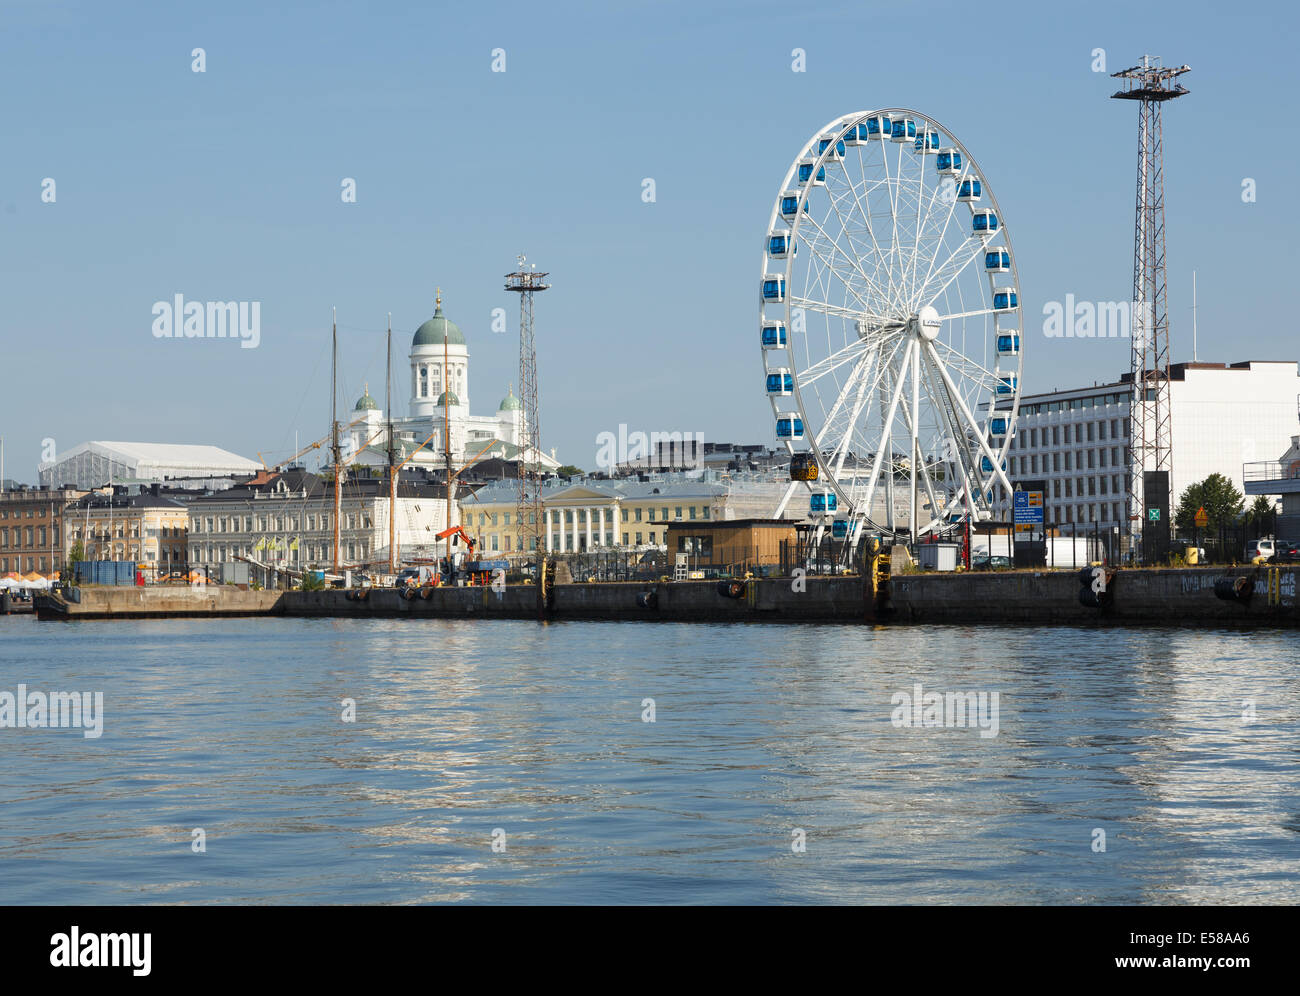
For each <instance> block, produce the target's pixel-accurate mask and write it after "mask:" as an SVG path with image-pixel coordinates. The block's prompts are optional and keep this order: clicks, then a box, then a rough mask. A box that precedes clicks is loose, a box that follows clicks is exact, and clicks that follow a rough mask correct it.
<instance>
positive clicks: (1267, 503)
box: [1245, 495, 1273, 531]
mask: <svg viewBox="0 0 1300 996" xmlns="http://www.w3.org/2000/svg"><path fill="white" fill-rule="evenodd" d="M1245 520H1246V525H1248V526H1250V527H1251V528H1253V529H1255V530H1256V531H1260V530H1262V529H1264V528H1271V527H1272V525H1273V499H1271V498H1269V497H1268V496H1267V495H1256V496H1255V501H1254V503H1252V504H1251V506H1250V508H1248V509H1246V515H1245Z"/></svg>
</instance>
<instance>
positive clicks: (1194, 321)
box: [1192, 270, 1197, 363]
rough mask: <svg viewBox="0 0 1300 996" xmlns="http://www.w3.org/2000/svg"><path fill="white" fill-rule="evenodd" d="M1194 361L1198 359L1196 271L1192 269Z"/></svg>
mask: <svg viewBox="0 0 1300 996" xmlns="http://www.w3.org/2000/svg"><path fill="white" fill-rule="evenodd" d="M1192 362H1193V363H1195V362H1197V360H1196V271H1195V270H1193V271H1192Z"/></svg>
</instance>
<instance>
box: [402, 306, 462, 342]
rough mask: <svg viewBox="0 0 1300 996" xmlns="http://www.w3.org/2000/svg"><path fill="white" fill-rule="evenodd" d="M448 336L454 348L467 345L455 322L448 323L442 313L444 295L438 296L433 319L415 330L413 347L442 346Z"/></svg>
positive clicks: (448, 340)
mask: <svg viewBox="0 0 1300 996" xmlns="http://www.w3.org/2000/svg"><path fill="white" fill-rule="evenodd" d="M444 334H445V335H446V337H447V342H448V343H449V344H450V345H452V346H463V345H465V336H464V335H462V334H461V331H460V328H459V327H458V326H457V325H456V323H455V322H452V321H448V320H447V317H446V316H445V315H443V313H442V294H441V293H439V294H438V298H437V303H436V307H435V309H434V312H433V317H432V318H430V319H429V320H428V321H427V322H425V323H424V324H423V325H421V326H420V327H419V328H418V329H416V330H415V338H414V339H413V340H411V345H412V346H441V345H442V343H443V335H444Z"/></svg>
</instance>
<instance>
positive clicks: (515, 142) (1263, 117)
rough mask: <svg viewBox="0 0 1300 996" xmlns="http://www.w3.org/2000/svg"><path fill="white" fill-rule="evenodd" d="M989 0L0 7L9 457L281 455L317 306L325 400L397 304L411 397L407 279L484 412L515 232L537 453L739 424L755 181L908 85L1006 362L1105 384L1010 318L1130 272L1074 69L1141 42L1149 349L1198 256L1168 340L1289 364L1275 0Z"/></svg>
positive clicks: (755, 256) (1070, 380)
mask: <svg viewBox="0 0 1300 996" xmlns="http://www.w3.org/2000/svg"><path fill="white" fill-rule="evenodd" d="M995 6H996V13H995V14H985V13H980V12H979V11H980V10H981V9H983V7H982V5H972V4H970V3H949V2H928V0H916V2H906V0H898V2H894V3H890V4H876V3H855V4H831V3H804V4H788V3H783V4H777V3H770V2H765V0H746V2H743V3H740V2H723V3H713V4H710V5H708V7H707V9H705V8H701V7H700V6H699V5H697V4H694V3H684V2H682V3H678V2H666V3H638V4H628V3H619V2H612V3H565V2H557V3H549V4H537V3H529V4H515V3H509V2H504V3H493V4H444V3H434V4H409V5H405V4H380V3H369V4H360V3H358V4H349V3H322V4H307V3H303V4H293V3H286V4H277V5H274V7H272V5H266V4H263V3H244V2H236V0H228V2H223V3H220V4H212V3H202V4H200V3H177V4H163V3H150V4H144V3H130V2H119V3H114V4H112V5H108V4H102V3H96V2H85V3H81V2H59V0H51V2H36V0H0V92H3V93H4V94H5V95H6V97H5V99H4V100H3V101H2V102H0V150H2V152H0V391H3V394H4V397H5V404H4V405H3V406H0V412H2V414H0V435H3V436H4V437H5V440H6V474H7V476H12V477H17V478H19V479H25V480H34V479H35V465H36V463H37V461H38V460H39V458H40V451H41V441H42V440H43V439H45V438H51V439H53V440H55V442H56V445H57V446H58V448H59V449H68V448H70V447H71V446H73V445H75V444H77V443H79V442H81V441H83V440H86V439H94V438H99V439H132V440H141V441H153V442H194V443H211V444H216V445H219V446H224V447H226V448H228V449H231V450H234V451H236V452H238V453H241V454H244V455H247V456H250V457H252V456H254V455H255V454H256V453H258V452H259V451H260V452H262V453H263V454H264V455H266V456H267V457H268V458H275V459H280V458H283V457H285V456H287V455H288V454H289V452H290V451H291V448H292V445H293V440H294V432H295V430H296V431H298V432H299V434H300V437H301V440H302V442H304V443H306V442H307V441H309V440H311V439H313V438H316V437H317V436H320V435H323V434H324V433H325V432H326V430H327V420H328V395H329V388H328V372H329V358H328V347H329V322H330V309H331V307H332V306H337V308H338V313H339V322H340V326H341V334H340V338H341V344H342V361H341V366H342V374H341V381H342V385H343V387H342V388H341V390H340V395H341V396H342V397H343V398H344V399H346V401H347V402H348V404H349V405H350V403H351V402H352V401H353V400H355V398H356V397H357V396H359V395H360V393H361V391H362V387H363V384H364V383H365V382H367V381H368V382H369V384H370V387H371V391H372V393H375V394H376V395H379V394H380V393H381V392H382V387H383V348H384V339H383V335H382V331H381V330H382V329H383V326H384V322H385V316H386V313H387V312H389V311H391V312H392V315H393V325H394V330H395V334H394V342H395V347H394V352H395V354H396V357H397V360H396V362H395V364H394V367H395V371H396V372H397V374H398V377H399V378H400V379H398V380H396V381H395V386H394V396H395V397H396V398H399V399H400V401H399V403H398V404H397V405H396V406H395V407H396V408H397V410H398V411H399V413H401V412H405V409H406V366H405V362H406V351H407V347H408V344H409V336H410V334H411V333H412V332H413V330H414V329H415V327H416V326H417V325H419V323H420V322H421V321H423V320H424V319H425V318H427V317H429V315H430V314H431V313H432V310H433V297H434V288H435V287H437V286H441V287H442V288H443V294H444V305H445V310H446V313H447V314H448V316H449V317H451V318H452V319H453V320H454V321H456V322H457V323H458V324H459V325H460V326H461V328H462V329H463V330H464V332H465V334H466V337H467V339H468V341H469V346H470V351H471V401H472V407H473V408H474V410H475V413H476V414H481V413H486V412H488V411H491V410H494V409H495V407H496V404H497V402H498V401H499V400H500V399H501V397H503V396H504V394H505V392H506V388H507V385H508V384H510V383H512V382H513V381H515V380H516V379H517V368H518V357H517V330H516V314H517V301H516V299H515V298H514V297H513V295H509V294H507V293H506V292H505V291H504V290H503V289H502V282H503V281H502V279H501V278H502V274H504V273H505V272H507V270H509V269H511V268H513V265H514V260H515V255H516V254H517V253H518V252H520V251H521V250H523V251H525V252H527V253H528V255H529V257H530V259H531V260H533V261H535V262H537V263H538V265H539V267H541V268H543V269H546V270H549V271H550V272H551V274H552V281H553V284H554V287H553V289H552V290H550V291H547V292H546V293H545V294H544V295H542V296H541V297H540V298H539V299H538V307H537V338H538V344H539V367H540V376H541V380H542V405H543V410H542V433H543V443H544V445H545V446H547V447H548V448H549V447H552V446H553V447H556V448H557V450H558V452H559V456H560V457H561V458H562V459H564V460H566V461H569V462H572V463H576V464H578V465H580V466H586V467H588V468H590V467H591V466H592V464H593V460H594V455H595V451H596V442H595V440H596V436H597V434H598V433H599V432H601V431H603V430H607V429H608V430H610V431H616V430H617V428H618V425H619V423H620V422H623V423H627V424H628V426H629V428H630V429H633V430H635V429H641V430H644V431H650V430H661V431H671V430H681V431H684V432H703V433H704V434H705V436H706V438H709V439H720V440H731V441H738V442H764V443H769V444H770V443H771V442H772V435H771V410H770V407H769V404H768V401H767V399H766V397H765V396H764V394H763V390H762V369H763V368H762V362H761V359H760V355H759V350H758V348H757V339H756V328H757V318H758V307H757V293H756V290H757V280H758V274H759V263H760V248H761V240H762V237H763V235H764V229H765V227H766V224H767V218H768V212H769V210H770V205H771V201H772V198H773V197H774V196H775V194H776V192H777V186H778V185H779V183H780V181H781V179H782V177H783V175H784V172H785V169H786V168H787V166H788V164H789V161H790V159H791V158H792V157H793V156H794V155H795V154H796V152H797V151H798V149H799V147H800V146H801V144H802V143H803V142H804V141H805V139H806V138H807V137H808V135H809V134H811V133H812V132H813V130H815V129H816V128H818V127H819V126H820V125H821V124H822V123H823V122H825V121H826V120H828V119H830V118H832V117H835V116H836V115H839V114H842V113H847V112H849V111H853V110H865V109H871V108H874V107H888V106H908V107H913V108H916V109H918V110H920V111H922V112H924V113H927V114H930V115H932V116H933V117H934V118H935V119H936V120H938V121H939V122H941V123H942V124H943V125H945V126H946V127H948V128H951V129H952V131H953V132H954V133H955V134H956V135H957V136H958V137H959V138H960V139H961V140H962V142H963V143H964V144H965V145H966V146H967V148H968V149H970V151H971V153H972V154H973V155H974V156H975V157H976V158H977V159H978V160H979V162H980V165H981V167H982V169H983V171H984V173H985V175H986V176H987V177H988V179H989V181H990V182H991V183H992V185H993V187H994V189H995V190H996V192H997V196H998V199H999V201H1000V203H1001V206H1002V209H1003V212H1004V216H1005V220H1006V223H1007V225H1008V227H1009V230H1010V233H1011V236H1012V239H1013V241H1014V244H1015V248H1016V254H1017V263H1018V266H1019V271H1020V273H1019V276H1020V285H1021V291H1022V303H1023V305H1024V307H1025V313H1026V329H1027V334H1026V344H1025V378H1024V386H1025V388H1026V389H1027V390H1029V391H1038V390H1050V389H1052V388H1056V387H1066V386H1073V385H1077V384H1078V383H1081V382H1091V381H1093V380H1110V379H1113V378H1114V377H1115V376H1116V375H1117V374H1119V373H1120V372H1121V371H1123V370H1125V369H1127V366H1128V342H1127V340H1109V341H1108V340H1099V341H1098V340H1068V339H1066V340H1048V339H1045V338H1043V336H1042V335H1041V332H1038V331H1036V330H1037V329H1038V328H1039V326H1040V325H1041V315H1042V309H1043V305H1044V303H1045V302H1048V301H1060V300H1063V299H1064V297H1065V295H1066V294H1067V293H1069V294H1074V295H1075V297H1076V298H1078V299H1080V300H1094V301H1096V300H1101V301H1112V300H1121V301H1122V300H1127V299H1128V298H1129V297H1130V296H1131V282H1132V240H1133V238H1132V226H1133V200H1134V177H1135V168H1136V129H1137V125H1136V109H1135V107H1134V106H1133V105H1131V104H1128V103H1122V102H1119V101H1112V100H1108V99H1107V97H1108V95H1109V94H1110V93H1112V92H1113V91H1114V90H1115V89H1116V86H1115V83H1116V81H1114V80H1111V79H1110V78H1109V76H1108V75H1106V74H1104V73H1094V72H1092V70H1091V64H1092V60H1093V57H1092V51H1093V49H1095V48H1103V49H1105V51H1106V58H1107V69H1108V71H1114V70H1117V69H1121V68H1124V67H1125V66H1128V65H1131V64H1133V63H1134V62H1136V61H1138V60H1139V58H1140V57H1141V55H1142V54H1143V53H1144V52H1150V53H1152V54H1154V55H1159V56H1162V57H1163V58H1164V60H1165V63H1166V64H1179V63H1187V64H1189V65H1191V67H1192V70H1193V71H1192V72H1191V73H1190V74H1188V75H1187V76H1186V77H1184V81H1185V83H1186V85H1187V86H1188V87H1189V89H1190V90H1191V91H1192V92H1191V94H1190V95H1189V96H1187V97H1184V98H1182V99H1180V100H1178V101H1176V102H1175V103H1174V104H1172V105H1170V106H1169V107H1168V108H1167V109H1166V112H1165V157H1166V207H1167V218H1168V261H1169V295H1170V319H1171V324H1172V332H1173V344H1174V347H1173V348H1174V354H1175V359H1190V353H1191V279H1192V271H1193V269H1195V270H1197V271H1198V277H1197V283H1198V294H1199V305H1200V307H1199V311H1198V315H1199V331H1200V358H1201V359H1202V360H1214V361H1225V360H1226V361H1235V360H1241V359H1294V358H1297V355H1298V354H1300V350H1297V348H1296V337H1295V334H1294V329H1293V325H1292V320H1291V319H1288V318H1287V317H1286V316H1287V315H1288V314H1289V313H1290V307H1289V306H1290V304H1291V300H1292V284H1293V283H1294V277H1293V275H1292V262H1293V258H1294V254H1293V252H1291V251H1289V250H1287V249H1286V248H1285V246H1286V245H1287V244H1289V242H1288V240H1287V239H1286V238H1285V236H1287V235H1290V234H1292V233H1294V232H1295V231H1296V227H1297V222H1298V221H1300V217H1298V214H1300V212H1298V211H1297V207H1296V203H1297V201H1296V198H1295V196H1294V176H1295V175H1296V171H1295V169H1294V165H1293V164H1294V163H1295V161H1296V158H1297V156H1300V147H1298V146H1300V143H1298V141H1297V136H1296V131H1295V128H1294V123H1295V115H1294V112H1293V109H1292V101H1293V100H1294V94H1295V91H1296V83H1297V79H1296V70H1295V68H1294V63H1293V53H1292V52H1291V51H1290V49H1289V47H1288V46H1289V44H1290V43H1291V41H1292V40H1293V39H1294V37H1295V36H1296V27H1297V25H1296V21H1297V19H1298V17H1297V14H1296V12H1295V8H1294V7H1293V6H1291V5H1284V4H1280V3H1278V4H1257V5H1251V6H1249V7H1245V8H1243V7H1239V6H1234V5H1230V4H1222V3H1214V4H1211V3H1188V2H1183V3H1149V4H1133V3H1092V4H1089V5H1086V6H1085V5H1077V6H1074V5H1072V6H1070V7H1065V6H1058V5H1048V4H1041V3H1027V4H1019V3H1003V4H999V5H995ZM989 9H990V10H992V9H993V8H989ZM195 47H202V48H203V49H204V50H205V52H206V72H204V73H194V72H192V71H191V55H190V53H191V50H192V49H194V48H195ZM795 47H800V48H803V49H804V50H805V51H806V53H807V56H806V58H807V71H806V72H804V73H794V72H792V71H791V69H790V64H791V50H792V49H793V48H795ZM495 48H502V49H505V51H506V72H504V73H493V72H492V71H491V63H492V56H491V52H492V50H493V49H495ZM1288 163H1290V164H1292V165H1291V166H1288ZM46 177H51V178H54V180H55V182H56V184H57V188H56V190H57V200H56V201H55V202H54V203H52V204H50V203H42V201H41V183H42V180H43V179H44V178H46ZM344 177H352V178H355V180H356V183H357V202H356V203H355V204H345V203H343V202H342V200H341V198H340V183H341V181H342V179H343V178H344ZM645 177H652V178H654V180H655V182H656V187H657V199H656V201H655V202H654V203H650V204H647V203H644V202H643V201H642V199H641V181H642V179H643V178H645ZM1246 177H1250V178H1253V179H1254V180H1255V183H1256V188H1257V200H1256V201H1255V202H1254V203H1243V201H1242V198H1241V189H1242V188H1241V184H1242V180H1243V179H1244V178H1246ZM178 293H180V294H184V295H185V297H186V298H187V299H189V300H199V301H205V300H242V301H260V302H261V306H262V335H261V344H260V346H259V347H258V348H257V349H240V348H238V345H237V344H236V343H233V342H227V341H216V340H205V341H190V340H180V341H168V340H158V339H155V338H154V337H153V336H152V335H151V333H150V325H151V322H152V314H151V309H152V306H153V303H154V302H156V301H161V300H170V299H171V298H172V297H173V295H175V294H178ZM497 307H504V308H506V309H507V310H508V314H509V315H510V319H509V328H508V331H507V332H506V333H505V334H493V333H492V331H491V328H490V323H491V315H492V309H493V308H497Z"/></svg>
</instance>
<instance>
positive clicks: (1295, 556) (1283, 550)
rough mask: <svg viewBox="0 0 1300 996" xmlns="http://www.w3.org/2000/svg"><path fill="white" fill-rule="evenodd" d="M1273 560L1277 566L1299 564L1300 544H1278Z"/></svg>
mask: <svg viewBox="0 0 1300 996" xmlns="http://www.w3.org/2000/svg"><path fill="white" fill-rule="evenodd" d="M1273 559H1274V560H1275V561H1276V562H1277V563H1279V564H1300V543H1279V544H1278V545H1277V552H1276V553H1275V554H1273Z"/></svg>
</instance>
